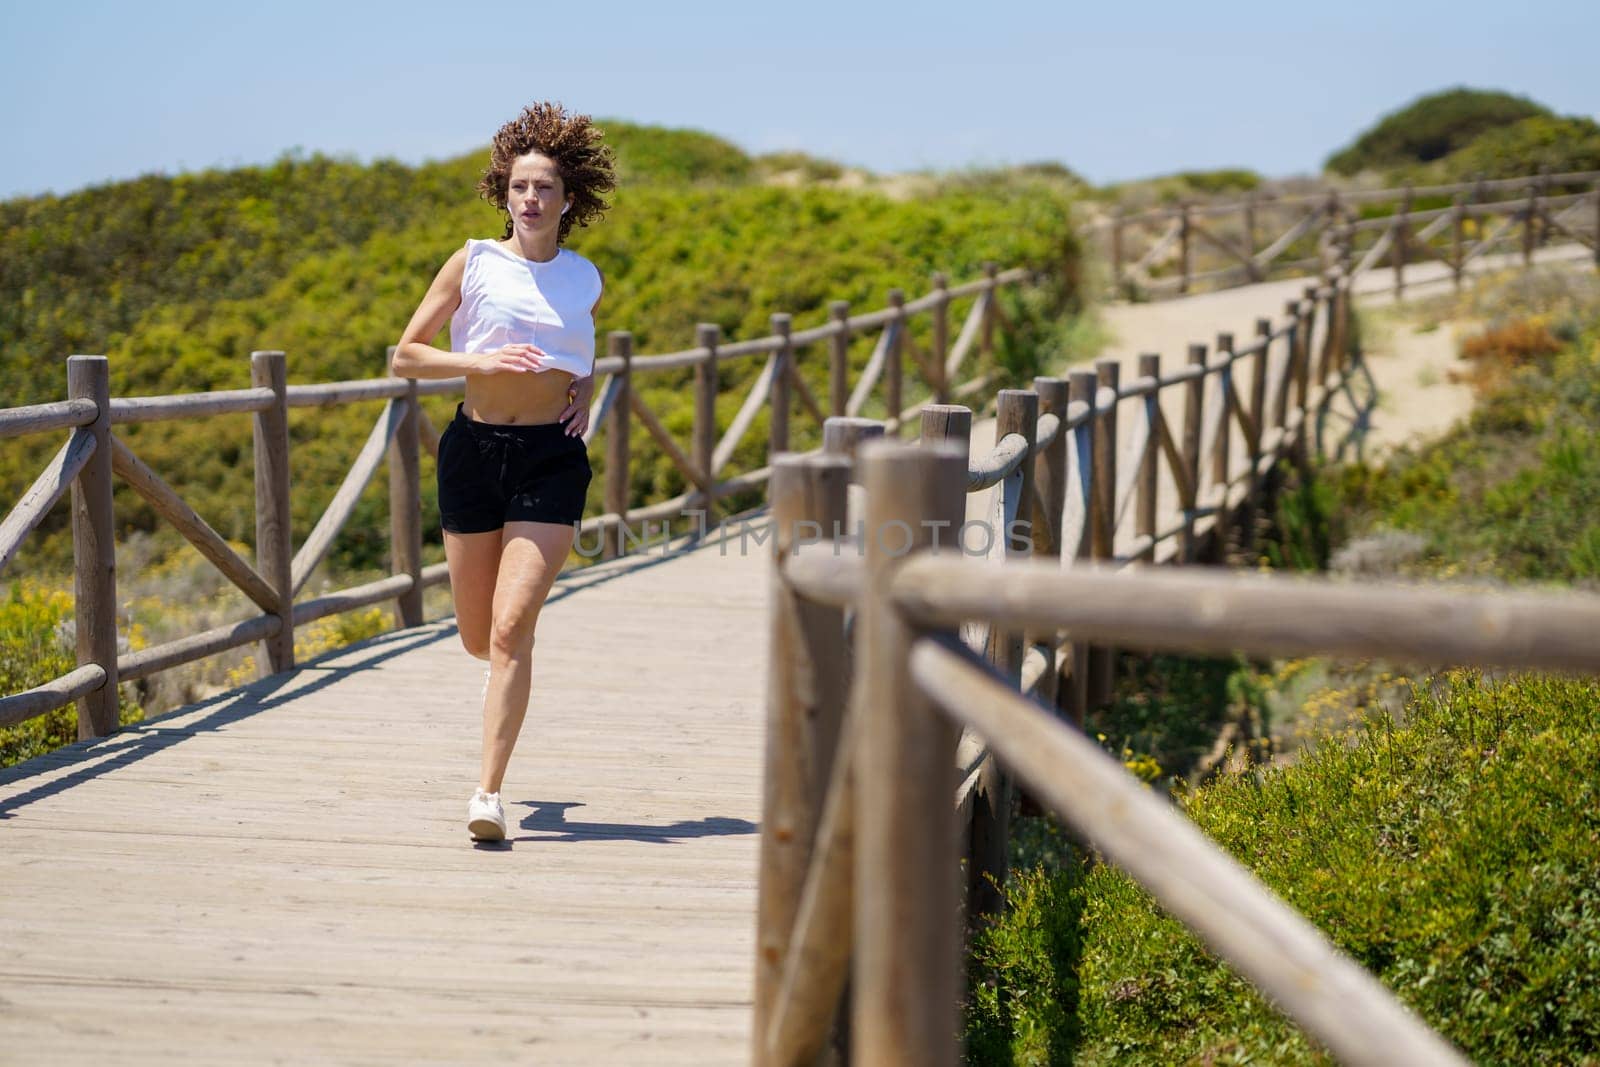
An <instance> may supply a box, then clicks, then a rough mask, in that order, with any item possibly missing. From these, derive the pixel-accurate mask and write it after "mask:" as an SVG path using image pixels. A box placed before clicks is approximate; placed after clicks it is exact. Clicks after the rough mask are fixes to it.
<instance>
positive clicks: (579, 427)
mask: <svg viewBox="0 0 1600 1067" xmlns="http://www.w3.org/2000/svg"><path fill="white" fill-rule="evenodd" d="M593 402H594V375H592V374H591V375H589V376H587V377H584V378H574V379H573V381H572V384H571V385H570V386H568V387H567V406H566V407H564V408H562V409H561V414H560V415H559V416H557V418H558V419H559V420H560V421H561V422H564V423H566V424H567V428H566V434H567V436H568V437H581V436H582V435H583V433H584V431H585V430H587V429H588V428H589V405H590V404H591V403H593Z"/></svg>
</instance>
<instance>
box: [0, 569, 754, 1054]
mask: <svg viewBox="0 0 1600 1067" xmlns="http://www.w3.org/2000/svg"><path fill="white" fill-rule="evenodd" d="M761 547H762V550H761V551H755V552H749V553H744V554H741V553H739V552H738V551H737V550H736V549H735V546H730V547H729V551H727V552H726V553H722V552H719V550H718V547H717V545H716V544H715V543H714V542H711V543H708V544H705V545H703V546H701V548H700V549H698V550H696V551H694V552H688V553H678V554H674V555H673V556H672V557H671V558H668V559H655V558H652V559H650V560H649V561H648V564H647V565H641V566H638V567H637V568H634V569H628V570H626V572H625V573H624V574H622V575H619V576H616V577H614V578H613V579H611V580H607V581H602V582H598V583H595V584H589V585H582V584H581V581H580V579H584V576H583V575H582V574H579V573H573V574H569V575H565V576H563V577H562V578H561V579H559V580H558V581H557V583H556V588H555V590H554V591H553V592H552V595H551V597H550V599H549V600H548V601H547V602H546V604H545V606H544V608H543V610H542V612H541V620H540V632H539V642H538V655H537V657H536V661H535V666H534V684H533V691H532V696H531V705H532V706H531V708H530V712H529V726H528V730H527V732H526V734H525V736H524V739H523V743H522V746H521V747H520V748H519V751H518V752H517V754H516V755H515V756H514V757H513V761H512V770H511V774H510V775H509V777H508V784H507V787H506V793H505V795H506V798H507V811H508V815H510V816H511V821H512V823H513V834H512V841H511V842H510V845H509V846H508V847H506V848H502V849H475V848H473V847H472V846H471V845H470V843H469V842H468V840H467V836H466V832H465V812H464V807H465V800H466V796H467V795H468V793H470V791H471V781H472V776H473V775H475V774H476V771H477V762H478V745H479V737H478V729H477V724H476V721H475V720H476V714H475V710H474V709H473V708H472V703H473V701H472V698H473V696H475V694H476V692H477V689H478V685H479V675H480V674H481V671H480V670H479V667H478V662H477V661H475V660H472V659H471V658H470V657H468V656H466V655H465V654H464V653H463V652H462V651H461V650H460V646H459V644H458V642H457V640H456V638H455V636H454V630H453V625H452V624H451V623H449V622H437V623H431V624H427V625H425V626H423V627H420V628H418V629H416V630H409V631H404V632H402V633H395V634H386V635H383V636H381V637H379V638H375V639H373V640H371V641H368V642H365V643H363V644H361V645H358V646H353V647H351V648H347V649H342V650H339V651H338V652H336V653H333V654H330V655H327V656H324V657H321V658H319V659H318V660H317V661H315V662H314V663H312V664H308V665H301V666H299V667H298V668H297V669H295V670H293V671H290V672H286V673H284V674H279V675H275V676H273V677H271V678H268V679H263V680H261V681H258V682H255V683H253V684H252V685H250V686H247V687H244V688H242V689H240V690H234V691H232V692H230V693H228V694H224V695H222V696H220V697H218V698H216V699H214V700H212V701H208V702H206V703H205V704H203V705H196V706H193V707H191V708H187V709H183V710H181V711H180V712H178V713H175V714H174V715H170V716H166V717H163V718H161V719H157V720H154V721H152V722H150V723H146V724H142V725H141V726H139V727H138V728H136V729H132V730H124V731H122V732H119V733H117V734H115V735H113V736H111V737H109V738H105V739H102V740H99V741H96V742H94V743H92V744H85V745H77V746H71V747H69V748H68V749H65V750H62V751H60V752H58V753H56V754H54V755H53V757H52V758H50V759H48V760H42V761H34V762H33V763H30V764H28V765H25V766H23V767H20V768H12V769H10V770H8V771H3V772H0V819H3V820H4V822H5V827H6V829H5V836H6V847H5V848H4V849H0V884H4V885H5V886H6V888H7V891H6V893H5V894H0V942H3V943H4V944H5V945H6V946H7V956H6V960H5V962H4V963H3V964H0V997H3V998H4V1000H5V1001H6V1003H7V1008H8V1010H6V1011H0V1048H7V1049H28V1050H30V1052H34V1053H36V1055H35V1056H34V1057H33V1058H37V1059H39V1061H40V1062H51V1063H69V1064H70V1063H78V1062H107V1061H115V1062H131V1063H138V1062H163V1063H165V1062H195V1063H215V1062H219V1061H221V1060H223V1059H229V1060H233V1061H250V1060H255V1059H263V1058H266V1057H267V1056H269V1055H271V1056H277V1057H280V1058H282V1059H285V1060H289V1061H293V1062H297V1063H315V1062H350V1061H352V1060H357V1059H359V1060H361V1061H363V1062H373V1061H377V1060H382V1061H384V1062H395V1063H413V1062H418V1061H419V1060H424V1059H432V1060H434V1061H437V1062H488V1061H490V1060H496V1059H498V1060H507V1061H511V1060H520V1059H527V1058H528V1057H529V1056H530V1055H532V1056H533V1057H535V1058H537V1059H539V1060H541V1061H544V1062H572V1063H585V1064H590V1063H617V1064H638V1063H694V1064H705V1063H708V1062H735V1061H744V1060H747V1059H748V1049H749V1036H750V1025H751V1014H750V1013H751V1003H752V997H751V992H752V986H751V980H752V970H751V968H750V961H751V960H752V959H753V958H754V952H755V944H754V938H753V934H754V930H755V923H754V918H755V916H754V904H755V899H756V895H755V873H756V863H755V859H756V842H757V838H756V829H757V820H758V818H759V811H760V808H759V796H760V791H761V788H762V785H761V778H760V774H759V767H760V752H761V747H762V744H763V729H762V721H761V715H760V708H761V706H762V701H763V689H764V684H763V683H764V673H763V671H761V670H760V669H755V670H751V671H740V672H735V674H734V675H731V676H729V675H726V673H725V672H723V671H721V670H719V665H720V664H723V663H725V662H726V659H725V657H733V658H734V659H736V660H737V661H739V662H744V663H750V664H759V663H761V662H762V661H763V660H764V644H765V639H766V634H765V620H766V618H767V614H766V613H767V598H768V590H767V586H766V583H765V582H764V581H762V580H761V579H762V576H763V575H764V574H765V568H766V565H767V564H768V562H769V560H770V553H771V546H770V544H768V545H763V546H761ZM643 562H644V561H641V563H643ZM617 564H618V565H619V566H621V567H632V565H631V564H630V562H629V561H627V560H619V561H617ZM669 611H670V612H674V613H675V614H672V615H670V616H669V615H668V614H667V612H669ZM669 618H670V619H671V620H672V621H670V622H666V623H665V629H663V625H664V620H667V619H669ZM602 625H603V626H604V627H606V631H607V633H608V639H610V640H615V641H617V642H618V647H625V648H627V649H629V650H630V651H629V664H630V669H629V670H627V671H618V672H601V673H600V674H598V675H597V674H596V673H595V672H594V670H593V660H592V655H590V654H591V653H592V651H593V647H592V640H593V637H592V635H593V633H594V632H595V631H596V628H597V627H599V626H602ZM669 676H675V677H678V678H679V679H680V680H679V681H676V682H674V683H673V684H671V685H665V684H663V681H662V680H663V679H664V678H666V677H669ZM576 693H582V694H583V697H584V699H583V700H581V701H578V700H573V699H570V697H571V695H572V694H576ZM397 695H400V698H399V699H397ZM602 720H603V721H604V722H606V723H607V724H608V728H607V730H606V731H605V732H604V736H599V735H597V733H596V731H595V729H594V724H595V722H596V721H602ZM373 737H382V738H383V739H384V750H385V758H384V759H383V760H381V761H374V760H373V759H372V758H371V752H372V738H373ZM379 797H381V801H377V800H376V799H375V798H379ZM419 872H420V873H419ZM530 901H534V902H536V904H533V905H530V903H529V902H530ZM663 975H667V976H670V978H671V980H670V981H663V979H662V976H663ZM39 991H44V992H45V993H47V994H48V995H39V996H36V995H35V993H36V992H39ZM73 991H76V992H73ZM52 1004H54V1005H55V1006H54V1007H52ZM308 1009H311V1010H312V1014H314V1015H317V1016H318V1017H319V1018H320V1014H321V1013H324V1012H328V1013H333V1014H334V1015H337V1016H340V1018H339V1021H338V1025H322V1024H321V1023H319V1022H317V1021H316V1020H315V1019H312V1018H310V1017H309V1016H308V1014H307V1013H308ZM84 1013H89V1014H92V1015H93V1016H94V1018H95V1025H94V1026H92V1027H90V1026H83V1025H81V1022H82V1017H83V1015H84ZM74 1020H76V1021H74ZM530 1049H532V1050H533V1051H532V1052H530ZM430 1052H431V1053H432V1054H431V1055H430ZM500 1052H503V1053H504V1054H503V1055H497V1053H500ZM0 1058H4V1057H3V1054H0Z"/></svg>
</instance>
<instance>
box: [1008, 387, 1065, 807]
mask: <svg viewBox="0 0 1600 1067" xmlns="http://www.w3.org/2000/svg"><path fill="white" fill-rule="evenodd" d="M1033 391H1034V392H1035V393H1037V394H1038V395H1039V417H1040V418H1043V417H1044V416H1046V415H1054V416H1056V417H1057V418H1058V419H1061V420H1063V421H1065V419H1066V417H1067V382H1066V379H1065V378H1050V377H1038V378H1035V379H1034V380H1033ZM1034 426H1035V429H1034V432H1035V434H1037V433H1038V424H1037V422H1036V423H1035V424H1034ZM1068 436H1069V435H1068V433H1067V430H1066V427H1064V426H1063V427H1062V428H1061V429H1059V430H1057V431H1056V439H1055V441H1054V442H1052V443H1051V444H1050V445H1049V446H1047V447H1045V448H1041V449H1038V450H1037V451H1035V452H1034V454H1033V461H1032V462H1033V484H1034V486H1035V492H1034V494H1033V497H1034V499H1033V500H1032V501H1031V502H1030V504H1031V514H1032V516H1033V556H1034V558H1036V559H1052V560H1056V561H1058V562H1059V561H1060V559H1061V539H1062V529H1061V526H1062V517H1063V514H1064V513H1065V511H1066V508H1067V438H1068ZM1027 640H1028V642H1029V643H1031V644H1042V645H1043V646H1044V647H1045V649H1046V650H1047V652H1046V655H1048V656H1049V657H1050V669H1049V670H1047V671H1046V672H1045V675H1044V677H1043V678H1042V679H1040V682H1039V688H1038V689H1037V690H1036V692H1035V695H1036V696H1037V697H1038V699H1039V702H1040V703H1041V704H1043V705H1045V706H1046V707H1049V708H1054V709H1056V710H1057V711H1061V710H1063V705H1062V700H1061V691H1062V685H1061V672H1060V671H1059V670H1058V669H1057V667H1058V665H1057V663H1056V653H1055V649H1056V648H1057V647H1058V646H1059V645H1060V644H1061V634H1060V632H1059V631H1051V632H1049V633H1035V634H1030V635H1029V636H1028V638H1027ZM1068 662H1069V663H1070V660H1068ZM1069 669H1070V668H1069ZM1019 794H1020V796H1019V799H1020V802H1021V805H1022V813H1023V814H1024V815H1026V814H1037V813H1038V810H1039V809H1038V806H1037V805H1036V804H1034V803H1033V802H1032V801H1031V800H1030V799H1029V798H1028V796H1027V795H1026V793H1025V792H1023V791H1019Z"/></svg>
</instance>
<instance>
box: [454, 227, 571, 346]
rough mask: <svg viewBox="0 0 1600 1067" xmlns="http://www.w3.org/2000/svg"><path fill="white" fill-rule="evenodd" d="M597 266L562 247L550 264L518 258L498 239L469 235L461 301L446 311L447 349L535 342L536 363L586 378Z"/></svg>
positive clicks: (533, 343)
mask: <svg viewBox="0 0 1600 1067" xmlns="http://www.w3.org/2000/svg"><path fill="white" fill-rule="evenodd" d="M599 299H600V272H599V271H598V270H596V269H595V266H594V264H593V263H590V262H589V261H588V260H587V259H584V258H583V257H582V256H580V255H578V253H576V252H572V251H569V250H567V249H565V248H562V249H559V250H558V251H557V252H556V258H555V259H552V260H551V261H550V262H548V263H538V262H535V261H534V260H531V259H523V258H522V257H521V256H519V255H517V254H516V253H515V252H512V251H510V250H508V249H507V248H505V247H504V246H503V245H501V244H500V243H499V242H498V241H491V240H477V239H472V240H469V241H467V262H466V266H465V267H464V268H463V270H462V274H461V306H460V307H459V308H457V309H456V313H455V314H454V315H452V316H451V317H450V348H451V350H452V351H455V352H492V351H494V350H495V349H497V348H499V347H500V346H501V345H506V344H517V343H521V344H532V345H538V346H539V348H540V349H542V350H543V351H544V352H545V353H546V356H547V359H546V360H545V366H544V367H543V368H541V369H545V370H549V369H554V370H564V371H570V372H571V373H572V374H574V375H576V376H577V377H580V378H582V377H585V376H587V375H588V374H589V373H590V372H591V371H593V370H594V317H593V315H591V314H590V312H591V311H592V309H593V308H594V303H595V301H596V300H599Z"/></svg>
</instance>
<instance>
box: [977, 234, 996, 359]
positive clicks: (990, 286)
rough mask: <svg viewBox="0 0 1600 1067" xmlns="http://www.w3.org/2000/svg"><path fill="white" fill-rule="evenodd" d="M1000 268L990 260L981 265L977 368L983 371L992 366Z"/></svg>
mask: <svg viewBox="0 0 1600 1067" xmlns="http://www.w3.org/2000/svg"><path fill="white" fill-rule="evenodd" d="M999 274H1000V266H999V264H997V263H995V262H994V261H992V260H990V261H988V262H985V263H984V265H983V277H984V282H985V284H984V289H983V294H984V295H983V298H982V299H983V300H984V301H985V303H984V306H983V321H982V323H981V324H980V325H979V326H978V366H979V367H982V368H983V369H984V370H985V371H987V370H989V369H990V368H991V367H993V366H994V321H995V313H994V305H995V301H997V300H999V299H1000V282H999V280H998V277H999Z"/></svg>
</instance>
